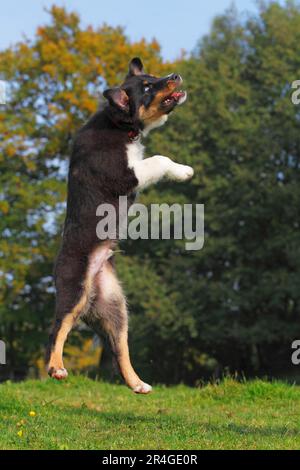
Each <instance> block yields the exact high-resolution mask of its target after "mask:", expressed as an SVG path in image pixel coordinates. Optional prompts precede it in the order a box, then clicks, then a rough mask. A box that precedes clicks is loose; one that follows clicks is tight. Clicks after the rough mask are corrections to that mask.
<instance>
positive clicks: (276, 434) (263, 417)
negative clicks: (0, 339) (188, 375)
mask: <svg viewBox="0 0 300 470" xmlns="http://www.w3.org/2000/svg"><path fill="white" fill-rule="evenodd" d="M30 411H34V412H35V413H36V414H35V416H30V415H29V413H30ZM0 413H1V422H0V449H106V450H110V449H299V448H300V387H298V386H291V385H287V384H285V383H282V382H273V383H267V382H263V381H258V380H257V381H253V382H247V383H242V384H241V383H237V382H235V381H233V380H231V379H226V380H225V381H224V382H223V383H222V384H220V385H207V386H206V387H204V388H198V389H191V388H188V387H184V386H178V387H172V388H167V387H156V388H155V390H154V392H153V394H152V395H148V396H139V395H134V394H133V393H132V392H130V390H128V389H127V388H126V387H124V386H120V385H110V384H105V383H101V382H93V381H91V380H88V379H86V378H83V377H71V378H69V379H68V380H67V381H66V382H63V383H62V382H54V381H52V380H50V379H49V380H45V381H27V382H23V383H18V384H14V383H5V384H2V385H1V386H0ZM18 433H19V434H18Z"/></svg>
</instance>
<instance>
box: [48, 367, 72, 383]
mask: <svg viewBox="0 0 300 470" xmlns="http://www.w3.org/2000/svg"><path fill="white" fill-rule="evenodd" d="M48 374H49V375H50V377H52V379H56V380H63V379H66V378H67V377H68V371H67V369H65V368H64V367H63V368H61V369H55V367H50V368H49V370H48Z"/></svg>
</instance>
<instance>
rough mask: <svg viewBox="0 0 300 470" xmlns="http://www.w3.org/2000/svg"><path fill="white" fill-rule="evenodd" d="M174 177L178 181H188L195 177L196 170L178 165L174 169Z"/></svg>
mask: <svg viewBox="0 0 300 470" xmlns="http://www.w3.org/2000/svg"><path fill="white" fill-rule="evenodd" d="M172 176H173V178H174V179H175V180H176V181H187V180H190V179H191V178H192V177H193V176H194V170H193V168H192V167H191V166H187V165H179V164H176V166H175V167H174V168H172Z"/></svg>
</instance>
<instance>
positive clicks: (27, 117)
mask: <svg viewBox="0 0 300 470" xmlns="http://www.w3.org/2000/svg"><path fill="white" fill-rule="evenodd" d="M49 13H50V19H51V20H50V23H49V24H47V25H45V26H43V27H40V28H38V30H37V32H36V36H35V38H34V39H33V40H25V41H23V42H20V43H18V44H16V45H15V46H13V47H11V48H9V49H7V50H4V51H2V52H0V69H1V73H2V75H3V76H2V78H3V79H5V80H7V81H8V83H9V100H8V103H7V105H6V106H5V107H1V110H0V142H1V155H0V158H1V176H0V178H1V197H0V210H1V213H2V217H1V221H0V224H1V234H2V237H1V242H0V252H1V283H0V298H1V307H0V336H1V338H2V339H4V340H5V341H6V343H7V358H8V364H7V367H6V368H5V369H4V368H2V369H1V371H2V372H3V374H4V375H5V376H7V375H10V376H12V377H22V376H24V375H25V374H26V373H27V371H28V367H29V366H30V365H32V364H33V363H34V361H35V359H36V358H38V357H40V356H41V354H43V345H44V342H45V340H46V336H47V330H48V326H49V324H50V321H51V319H52V315H53V308H54V306H53V302H54V295H53V280H52V266H53V261H54V258H55V254H56V252H57V249H58V244H59V241H60V233H61V230H62V220H63V215H64V208H65V198H66V169H67V164H68V157H69V151H70V141H71V139H72V136H73V134H74V132H75V131H76V130H77V129H78V128H79V127H80V126H81V125H82V124H83V123H84V121H85V120H86V119H87V118H88V116H89V115H90V114H91V113H93V112H94V111H95V110H96V108H97V106H98V103H97V101H98V99H99V96H100V92H101V90H103V88H104V87H105V86H106V83H109V85H110V86H112V85H116V84H118V83H120V81H121V80H122V79H123V78H124V76H125V74H126V72H127V67H128V63H129V60H130V59H131V58H132V57H134V56H139V55H140V56H142V57H143V60H144V62H145V64H146V66H147V67H148V68H149V70H152V71H153V72H154V73H155V72H156V73H159V72H161V71H162V70H163V69H164V64H163V63H162V59H161V57H160V49H159V45H158V43H157V42H156V41H155V40H153V41H152V42H150V43H147V42H146V41H145V40H141V41H138V42H131V41H130V40H129V39H128V38H127V37H126V35H125V33H124V30H123V29H122V28H119V27H117V28H112V27H110V26H108V25H105V24H104V25H103V26H101V27H99V28H97V29H93V28H92V27H88V28H86V29H82V27H81V26H80V19H79V17H78V15H77V14H75V13H68V12H67V11H66V10H65V9H64V8H59V7H56V6H53V7H52V8H51V10H50V11H49ZM108 64H109V65H108Z"/></svg>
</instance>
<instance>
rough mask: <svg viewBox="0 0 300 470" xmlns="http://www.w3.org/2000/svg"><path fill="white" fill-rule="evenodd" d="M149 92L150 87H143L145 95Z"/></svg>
mask: <svg viewBox="0 0 300 470" xmlns="http://www.w3.org/2000/svg"><path fill="white" fill-rule="evenodd" d="M149 90H150V85H144V92H145V93H147V92H148V91H149Z"/></svg>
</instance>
